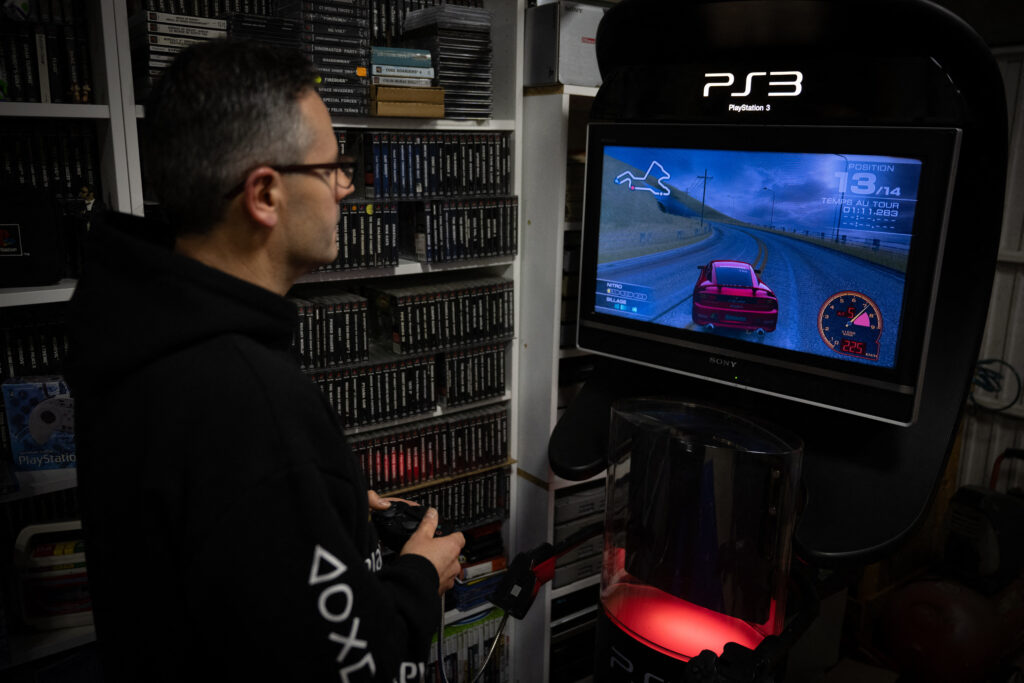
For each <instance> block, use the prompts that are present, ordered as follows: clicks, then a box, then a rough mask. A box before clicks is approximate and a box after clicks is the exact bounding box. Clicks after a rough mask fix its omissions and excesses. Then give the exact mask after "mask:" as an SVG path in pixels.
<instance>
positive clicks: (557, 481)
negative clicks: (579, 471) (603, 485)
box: [550, 469, 608, 491]
mask: <svg viewBox="0 0 1024 683" xmlns="http://www.w3.org/2000/svg"><path fill="white" fill-rule="evenodd" d="M607 476H608V471H607V469H602V470H601V471H600V472H598V473H597V474H595V475H594V476H592V477H588V478H586V479H580V480H578V481H577V480H573V479H563V478H562V477H560V476H558V475H557V474H552V475H551V484H550V485H551V490H552V491H560V490H562V489H567V488H571V487H573V486H579V485H581V484H590V483H592V482H595V481H601V480H602V479H605V478H606V477H607Z"/></svg>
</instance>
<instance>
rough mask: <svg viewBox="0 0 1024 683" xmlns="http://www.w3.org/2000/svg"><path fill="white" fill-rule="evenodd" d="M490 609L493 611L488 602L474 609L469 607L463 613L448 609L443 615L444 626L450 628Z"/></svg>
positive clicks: (492, 606)
mask: <svg viewBox="0 0 1024 683" xmlns="http://www.w3.org/2000/svg"><path fill="white" fill-rule="evenodd" d="M492 609H494V605H492V604H491V603H489V602H485V603H483V604H480V605H477V606H476V607H471V608H470V609H468V610H466V611H464V612H463V611H462V610H459V609H450V610H448V611H447V612H445V613H444V625H445V626H452V625H454V624H457V623H458V622H460V621H462V620H463V619H469V618H470V617H475V616H479V615H481V614H483V613H485V612H489V611H491V610H492Z"/></svg>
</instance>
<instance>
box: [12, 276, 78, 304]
mask: <svg viewBox="0 0 1024 683" xmlns="http://www.w3.org/2000/svg"><path fill="white" fill-rule="evenodd" d="M77 284H78V281H77V280H70V279H64V280H61V281H60V282H58V283H57V284H55V285H46V286H42V287H5V288H3V289H0V308H6V307H8V306H28V305H31V304H54V303H61V302H63V301H69V300H70V299H71V295H72V294H73V293H74V291H75V285H77Z"/></svg>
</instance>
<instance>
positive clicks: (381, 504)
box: [366, 489, 419, 512]
mask: <svg viewBox="0 0 1024 683" xmlns="http://www.w3.org/2000/svg"><path fill="white" fill-rule="evenodd" d="M366 497H367V498H369V499H370V512H373V511H374V510H387V509H388V508H389V507H391V501H393V500H400V501H402V502H403V503H408V504H409V505H419V503H415V502H413V501H411V500H406V499H405V498H381V497H380V496H379V495H378V494H377V492H376V491H374V490H373V489H367V491H366Z"/></svg>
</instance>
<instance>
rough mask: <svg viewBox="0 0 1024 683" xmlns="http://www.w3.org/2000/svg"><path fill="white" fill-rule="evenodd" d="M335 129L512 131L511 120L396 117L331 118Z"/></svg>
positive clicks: (512, 123) (513, 128)
mask: <svg viewBox="0 0 1024 683" xmlns="http://www.w3.org/2000/svg"><path fill="white" fill-rule="evenodd" d="M331 125H332V126H334V127H335V128H363V129H366V130H374V129H397V130H452V131H458V130H465V131H481V130H491V131H514V130H515V127H516V124H515V121H514V120H512V119H418V118H402V117H396V116H358V117H352V118H346V117H343V116H334V117H331Z"/></svg>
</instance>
